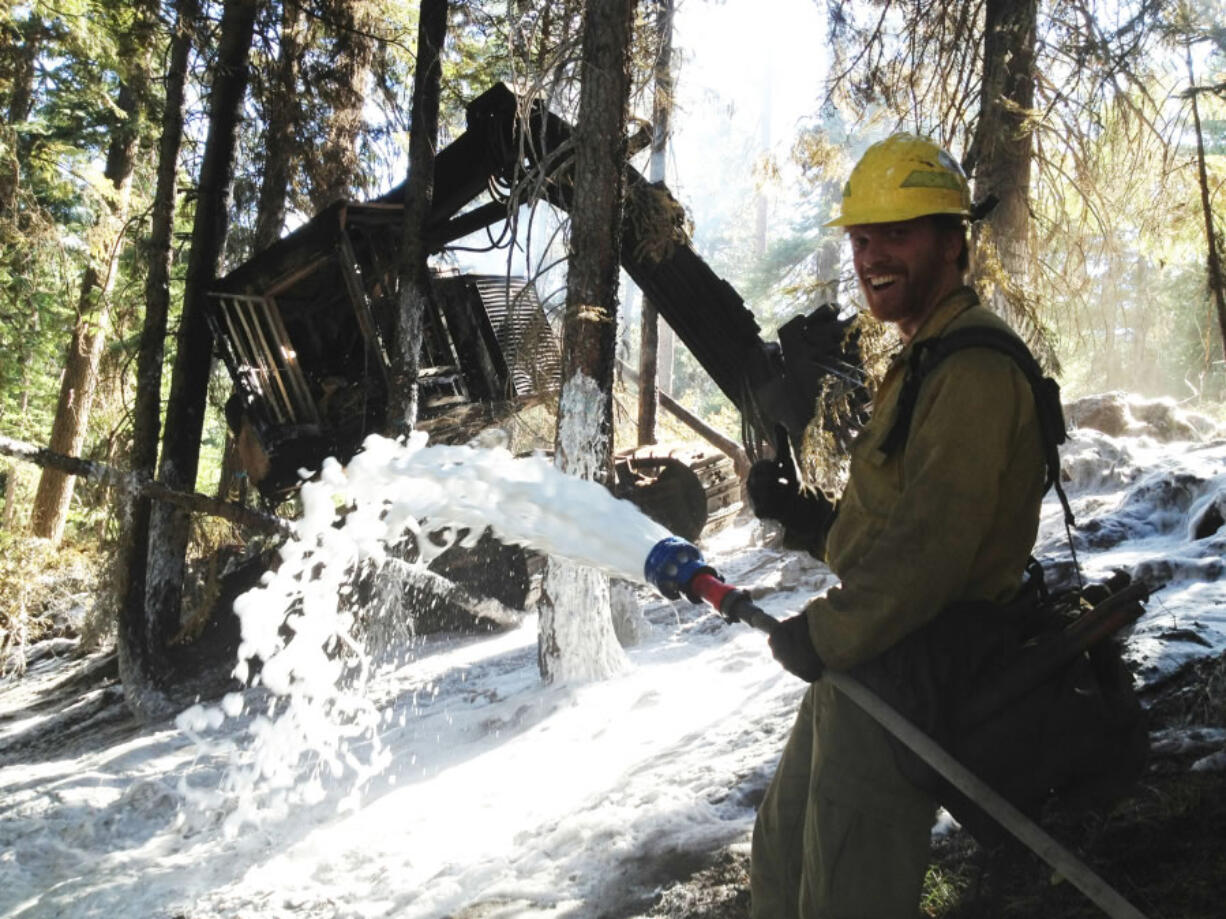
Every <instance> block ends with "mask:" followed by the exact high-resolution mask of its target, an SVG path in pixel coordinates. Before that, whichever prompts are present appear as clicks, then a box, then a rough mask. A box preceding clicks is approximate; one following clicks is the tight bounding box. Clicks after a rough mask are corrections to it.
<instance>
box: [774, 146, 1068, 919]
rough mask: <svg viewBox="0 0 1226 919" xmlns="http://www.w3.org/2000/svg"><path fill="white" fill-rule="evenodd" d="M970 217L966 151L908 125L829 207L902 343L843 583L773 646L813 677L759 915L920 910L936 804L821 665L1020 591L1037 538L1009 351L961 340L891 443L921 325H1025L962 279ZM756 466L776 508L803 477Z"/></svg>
mask: <svg viewBox="0 0 1226 919" xmlns="http://www.w3.org/2000/svg"><path fill="white" fill-rule="evenodd" d="M970 215H971V203H970V193H969V189H968V186H967V181H966V177H965V176H964V175H963V173H962V170H961V169H960V168H959V166H958V165H957V163H955V162H954V160H953V159H952V158H951V157H950V156H949V154H948V153H946V152H945V151H944V150H942V149H940V148H939V147H938V146H937V145H935V144H934V143H932V142H931V141H930V140H928V139H926V138H922V137H916V136H913V135H908V134H895V135H894V136H892V137H890V138H888V139H886V140H884V141H881V142H880V143H878V144H875V145H874V146H872V147H870V148H869V149H868V150H867V151H866V152H865V154H864V156H863V157H862V158H861V159H860V161H859V162H858V163H857V165H856V166H855V168H854V169H853V170H852V173H851V176H850V178H849V180H848V182H847V184H846V186H845V187H844V189H843V198H842V207H841V213H840V214H839V216H838V218H837V219H835V220H833V221H832V222H831V223H830V224H829V225H831V226H841V227H844V228H845V229H846V234H847V239H848V241H849V243H850V245H851V254H852V260H853V263H854V267H855V271H856V275H857V278H858V280H859V282H860V287H861V290H862V291H863V295H864V300H865V303H866V305H867V307H868V309H869V311H870V312H871V313H872V314H873V316H875V317H876V318H877V319H879V320H881V321H883V322H890V323H893V324H894V325H895V326H896V327H897V329H898V331H899V332H900V333H901V337H902V340H903V343H904V345H903V348H902V350H901V352H900V353H899V354H898V355H897V357H896V358H895V360H894V362H893V363H892V364H891V367H890V369H889V371H888V372H887V374H886V376H885V378H884V380H883V381H882V383H881V385H880V386H879V388H878V390H877V393H876V394H875V397H874V404H873V412H872V417H871V419H870V420H869V423H868V425H867V426H866V428H865V429H864V431H863V432H862V434H861V435H860V436H859V437H858V438H857V440H856V442H855V444H854V446H853V448H852V452H851V471H850V477H849V480H848V483H847V487H846V489H845V490H844V493H843V495H842V497H841V498H840V500H839V503H838V505H837V510H836V511H834V512H832V513H830V514H828V515H825V516H826V518H827V519H823V520H822V521H821V523H822V524H823V528H824V529H825V530H826V532H825V534H824V535H825V539H824V546H823V549H824V556H825V559H826V561H827V563H828V564H829V566H830V568H831V569H832V570H833V571H834V572H835V574H837V575H838V576H839V578H840V584H839V585H838V586H837V587H835V588H833V589H832V590H830V591H829V592H828V593H827V594H826V595H825V596H824V597H820V598H817V599H814V600H812V601H811V602H810V603H809V604H808V605H807V606H806V607H805V608H804V609H803V611H802V612H801V613H800V614H799V615H797V616H795V617H793V618H791V619H787V620H784V622H783V623H782V627H781V628H780V629H779V630H778V632H777V633H776V634H775V635H774V636H772V638H771V649H772V653H773V654H774V655H775V657H776V658H777V659H778V660H779V661H780V662H781V663H782V664H783V666H785V667H786V668H787V669H788V670H790V671H792V672H793V673H795V674H797V675H798V676H800V677H802V678H803V679H805V680H808V681H810V682H811V683H812V685H811V686H810V687H809V689H808V691H807V692H806V694H805V696H804V699H803V701H802V703H801V706H800V711H799V714H798V716H797V719H796V722H795V725H794V727H793V728H792V732H791V735H790V737H789V738H788V741H787V744H786V746H785V748H784V751H783V755H782V759H781V761H780V763H779V766H778V768H777V770H776V772H775V775H774V778H773V779H772V781H771V783H770V786H769V788H768V789H767V792H766V796H765V799H764V800H763V802H762V805H761V807H760V809H759V812H758V818H757V823H756V825H755V827H754V834H753V848H752V860H751V869H750V879H751V890H752V896H753V906H752V915H753V916H754V917H756V919H797V917H803V919H819V917H820V919H827V917H829V919H835V917H838V919H844V917H846V919H850V917H858V919H914V917H915V916H916V915H917V912H918V905H919V898H920V893H921V887H922V883H923V879H924V873H925V870H926V868H927V864H928V849H929V839H930V833H931V827H932V823H933V819H934V816H935V804H934V803H933V801H932V800H931V799H930V798H929V797H928V796H927V795H926V794H925V793H924V792H923V791H921V790H920V789H919V788H917V787H916V786H915V785H913V784H912V783H911V782H910V781H909V780H908V779H907V778H906V776H905V775H904V774H903V772H902V771H901V770H900V768H899V764H898V762H897V760H896V754H895V750H894V748H893V747H892V745H891V742H890V739H889V737H888V735H887V734H886V733H885V731H884V730H883V729H882V728H881V727H880V726H878V725H877V723H876V722H875V721H874V720H873V719H872V718H870V717H869V716H868V715H867V714H866V713H865V712H863V711H862V710H861V709H859V708H858V707H857V706H856V705H855V704H854V703H852V702H851V701H850V700H849V699H847V698H846V697H844V696H842V695H840V694H839V693H838V692H836V691H835V690H834V689H833V687H831V686H830V685H829V683H828V682H827V681H824V680H822V679H821V675H822V673H823V671H824V668H826V667H830V668H835V669H839V670H846V669H849V668H851V667H853V666H855V665H856V664H858V663H860V662H863V661H866V660H869V659H871V658H873V657H874V656H875V655H878V654H879V653H881V652H882V651H884V650H886V649H887V648H889V647H891V646H892V645H893V644H894V643H896V642H897V641H899V639H901V638H902V637H903V636H905V635H907V634H908V633H910V632H911V631H913V630H915V629H916V628H918V627H920V626H922V625H924V624H925V623H926V622H929V621H930V620H932V619H933V618H934V617H935V616H936V615H937V614H938V613H939V612H940V611H941V610H942V609H943V608H945V607H947V606H949V605H951V604H953V603H956V602H960V601H972V600H976V601H977V600H989V601H1004V600H1007V599H1008V598H1009V597H1010V596H1011V595H1013V594H1014V593H1015V592H1016V590H1017V589H1018V587H1019V585H1020V584H1021V581H1022V575H1023V571H1024V569H1025V566H1026V561H1027V558H1028V556H1029V554H1030V551H1031V548H1032V546H1033V544H1034V540H1035V536H1036V533H1037V530H1038V522H1039V504H1040V500H1041V497H1042V494H1043V491H1044V477H1045V472H1044V459H1043V449H1042V441H1041V437H1040V430H1039V425H1038V420H1037V413H1036V409H1035V404H1034V398H1033V396H1032V393H1031V389H1030V386H1029V385H1028V383H1027V380H1026V378H1025V376H1024V375H1023V373H1022V372H1021V370H1020V369H1019V368H1018V367H1017V365H1016V364H1015V362H1014V361H1013V360H1011V359H1010V358H1009V357H1008V356H1006V355H1004V354H1002V353H1000V352H999V351H995V350H991V349H987V348H970V349H966V350H962V351H958V352H956V353H953V354H951V355H950V356H949V357H948V358H946V359H945V360H943V361H942V362H941V363H940V364H939V366H936V367H935V368H934V369H933V370H932V371H931V373H930V374H929V375H928V376H926V377H925V379H924V382H923V386H922V388H920V390H919V392H918V397H917V398H916V400H915V402H914V405H913V406H912V407H910V409H909V411H910V425H909V429H908V431H907V434H906V440H905V442H904V443H903V445H902V447H901V449H897V450H883V449H882V447H883V442H884V441H885V440H886V438H887V436H888V435H889V434H890V430H891V428H892V426H893V422H894V421H895V420H896V419H897V416H898V414H899V412H900V411H907V410H908V409H907V407H906V406H903V407H901V408H900V406H899V394H900V390H901V388H902V381H903V378H904V376H905V372H906V368H907V361H908V357H909V356H910V353H911V351H912V350H913V349H914V348H915V346H916V344H917V343H918V342H920V341H924V340H926V339H929V338H932V337H934V336H941V335H945V334H947V333H949V332H952V331H954V330H956V329H960V328H966V327H969V326H990V327H996V328H1000V329H1006V330H1007V329H1008V327H1007V325H1006V324H1005V323H1004V322H1003V320H1001V319H1000V318H998V317H997V316H995V315H994V314H992V313H991V312H989V311H988V310H987V309H985V308H984V307H983V306H981V305H980V304H979V302H978V300H977V298H976V295H975V293H974V291H973V290H972V289H971V288H969V287H967V286H966V285H965V283H964V276H965V273H966V270H967V266H968V250H967V233H966V225H967V221H968V219H969V217H970ZM768 462H769V461H768ZM760 471H761V470H759V472H760ZM757 480H758V481H757V483H756V484H757V488H756V492H757V493H756V494H755V489H751V499H753V500H754V501H755V506H758V503H759V502H761V503H763V504H764V505H770V504H771V503H772V502H774V504H775V505H776V506H777V505H778V504H779V503H780V502H781V500H783V499H782V496H781V495H779V494H778V493H774V494H772V493H771V491H772V489H774V490H775V491H776V492H777V491H778V489H780V488H787V487H790V486H789V484H788V483H787V482H786V481H785V479H784V478H781V477H780V476H777V475H766V476H762V475H760V474H759V475H758V476H757ZM793 497H794V498H797V499H798V498H799V496H796V495H795V494H793ZM814 513H816V514H818V515H821V511H820V510H817V511H814ZM956 652H957V649H953V648H951V649H949V653H956Z"/></svg>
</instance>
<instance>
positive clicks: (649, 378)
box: [639, 0, 673, 447]
mask: <svg viewBox="0 0 1226 919" xmlns="http://www.w3.org/2000/svg"><path fill="white" fill-rule="evenodd" d="M656 34H657V36H658V40H659V45H658V47H659V50H658V51H657V53H656V61H655V68H654V77H655V84H656V88H655V97H654V99H653V100H652V105H651V108H652V112H651V121H652V135H651V166H650V169H649V171H648V178H649V179H650V180H651V181H652V182H663V181H664V179H665V177H666V175H667V173H668V169H667V161H668V137H669V133H670V130H671V121H672V112H673V71H672V58H673V0H657V7H656ZM668 333H669V329H668V327H667V326H665V328H664V329H663V330H661V329H660V314H659V312H658V311H657V310H656V307H655V304H654V303H652V302H651V300H650V299H649V298H647V297H646V296H644V297H643V315H642V331H641V336H642V337H641V340H640V344H639V380H640V381H641V383H640V385H639V446H640V447H641V446H645V445H647V444H654V443H655V442H656V439H657V433H656V420H657V418H658V417H659V413H660V387H659V373H660V350H661V349H660V339H661V338H662V337H668ZM671 357H672V355H671V351H670V354H669V358H670V361H669V363H670V369H671ZM668 376H669V377H671V374H669V375H668Z"/></svg>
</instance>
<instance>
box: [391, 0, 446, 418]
mask: <svg viewBox="0 0 1226 919" xmlns="http://www.w3.org/2000/svg"><path fill="white" fill-rule="evenodd" d="M446 38H447V0H422V4H421V14H420V18H419V20H418V31H417V66H416V70H415V71H414V75H413V110H412V125H411V130H410V132H409V176H408V179H407V181H406V182H405V185H404V233H403V236H402V240H401V244H400V269H399V279H398V285H397V298H398V303H397V320H396V335H395V341H394V344H393V354H392V357H391V363H392V370H391V383H390V385H391V393H390V394H389V398H388V410H387V425H386V427H387V430H388V432H389V433H390V434H392V435H393V436H395V435H400V434H405V433H407V432H408V431H411V430H413V427H414V425H416V424H417V376H418V371H419V369H420V365H421V336H422V320H423V317H424V316H425V314H426V310H427V309H429V307H430V296H431V294H430V270H429V267H428V266H427V264H426V257H427V252H426V234H425V225H426V220H427V218H428V217H429V215H430V210H431V207H432V205H433V202H434V154H435V150H436V148H437V146H438V110H439V91H440V82H441V79H442V69H443V65H442V57H441V56H442V50H443V42H444V41H446Z"/></svg>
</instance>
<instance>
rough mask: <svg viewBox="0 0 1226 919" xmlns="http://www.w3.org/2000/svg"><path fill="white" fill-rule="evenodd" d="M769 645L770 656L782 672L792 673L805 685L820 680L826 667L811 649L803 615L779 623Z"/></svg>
mask: <svg viewBox="0 0 1226 919" xmlns="http://www.w3.org/2000/svg"><path fill="white" fill-rule="evenodd" d="M769 644H770V646H771V654H773V655H774V656H775V660H777V661H779V663H780V664H782V665H783V669H784V670H787V671H788V672H789V673H794V674H795V675H796V676H798V677H800V678H801V679H802V680H804V681H805V682H806V683H814V682H816V681H817V680H819V679H821V676H822V671H824V670H825V669H826V666H825V664H823V663H822V659H821V658H820V657H818V656H817V650H816V649H815V648H814V647H813V639H812V638H810V637H809V620H808V617H806V616H805V614H804V613H801V614H800V615H799V616H792V617H791V618H789V619H784V620H783V621H782V622H780V623H779V627H778V628H776V629H775V631H774V632H772V633H771V637H770V639H769Z"/></svg>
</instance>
